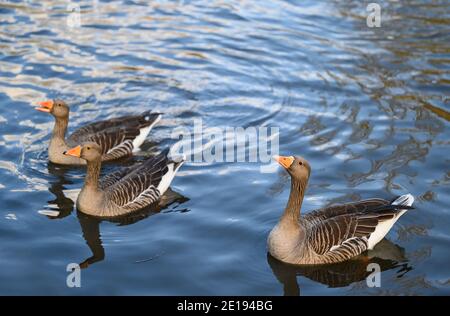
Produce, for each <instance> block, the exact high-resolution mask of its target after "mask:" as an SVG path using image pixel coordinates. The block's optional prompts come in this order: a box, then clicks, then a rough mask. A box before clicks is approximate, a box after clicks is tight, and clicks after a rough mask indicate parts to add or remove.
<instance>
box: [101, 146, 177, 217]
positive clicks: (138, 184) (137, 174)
mask: <svg viewBox="0 0 450 316" xmlns="http://www.w3.org/2000/svg"><path fill="white" fill-rule="evenodd" d="M170 163H171V162H170V160H169V158H168V157H167V152H163V153H161V154H159V155H157V156H155V157H153V158H151V159H148V160H147V161H145V162H144V163H143V164H142V165H139V166H138V167H136V168H132V169H129V170H128V172H130V173H129V174H127V175H125V176H123V173H122V174H119V173H117V174H116V175H114V176H110V177H109V179H105V180H104V183H105V184H106V183H112V182H114V184H113V185H112V186H110V187H108V188H107V189H106V190H105V192H106V194H107V197H108V200H110V201H111V202H112V203H114V205H116V206H119V207H121V208H123V209H125V210H129V211H132V210H137V209H141V208H143V207H145V206H147V205H150V204H152V203H153V202H155V201H156V200H158V199H159V197H160V196H161V194H162V193H164V192H160V190H159V189H158V186H159V184H160V183H161V181H162V179H163V177H164V175H165V174H166V173H167V172H168V171H169V165H170ZM119 177H120V179H118V180H117V178H119ZM102 183H103V181H102Z"/></svg>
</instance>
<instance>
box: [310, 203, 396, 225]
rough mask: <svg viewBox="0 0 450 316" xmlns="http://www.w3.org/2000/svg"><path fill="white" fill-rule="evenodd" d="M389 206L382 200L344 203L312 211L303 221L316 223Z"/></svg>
mask: <svg viewBox="0 0 450 316" xmlns="http://www.w3.org/2000/svg"><path fill="white" fill-rule="evenodd" d="M384 205H389V201H387V200H384V199H368V200H362V201H358V202H354V203H346V204H340V205H333V206H329V207H325V208H321V209H319V210H314V211H311V212H309V213H308V214H305V215H304V216H303V218H304V220H306V221H308V222H311V223H316V222H321V221H324V220H326V219H329V218H333V217H336V216H339V215H346V214H354V213H361V212H362V213H364V212H367V211H369V210H370V209H373V208H374V207H381V206H384Z"/></svg>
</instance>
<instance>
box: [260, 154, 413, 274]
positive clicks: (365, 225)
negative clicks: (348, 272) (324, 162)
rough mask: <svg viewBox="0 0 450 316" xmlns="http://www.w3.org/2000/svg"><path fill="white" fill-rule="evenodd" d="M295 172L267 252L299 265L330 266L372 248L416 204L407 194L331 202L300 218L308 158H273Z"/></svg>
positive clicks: (307, 170)
mask: <svg viewBox="0 0 450 316" xmlns="http://www.w3.org/2000/svg"><path fill="white" fill-rule="evenodd" d="M274 159H275V160H276V161H277V162H278V163H279V164H280V165H281V166H282V167H284V168H285V169H286V171H287V172H288V173H289V175H290V176H291V192H290V195H289V200H288V202H287V205H286V208H285V210H284V213H283V215H282V216H281V218H280V220H279V221H278V223H277V224H276V225H275V227H274V228H273V229H272V231H271V232H270V234H269V237H268V240H267V244H268V249H269V253H270V254H271V255H272V256H273V257H275V258H276V259H278V260H280V261H283V262H286V263H290V264H298V265H317V264H331V263H338V262H343V261H346V260H349V259H351V258H353V257H355V256H358V255H360V254H362V253H363V252H365V251H366V250H371V249H373V247H374V246H375V245H376V244H377V243H379V242H380V241H381V240H382V239H383V238H384V236H386V234H387V233H388V232H389V230H390V229H391V228H392V226H393V225H394V223H395V222H396V221H397V220H398V219H399V218H400V216H402V215H403V214H404V213H405V212H407V211H408V210H409V209H411V208H413V207H412V204H413V202H414V197H413V196H412V195H411V194H405V195H402V196H399V197H397V198H395V199H394V200H392V201H391V202H389V201H387V200H384V199H379V198H373V199H368V200H362V201H359V202H354V203H347V204H342V205H335V206H329V207H325V208H322V209H318V210H314V211H311V212H309V213H308V214H306V215H303V216H300V208H301V206H302V202H303V197H304V193H305V190H306V186H307V184H308V180H309V176H310V174H311V167H310V164H309V163H308V161H306V159H304V158H302V157H298V156H295V157H294V156H274Z"/></svg>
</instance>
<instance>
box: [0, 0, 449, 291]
mask: <svg viewBox="0 0 450 316" xmlns="http://www.w3.org/2000/svg"><path fill="white" fill-rule="evenodd" d="M369 2H370V1H317V0H314V1H313V0H311V1H309V0H307V1H275V0H266V1H234V0H231V1H218V0H217V1H214V0H213V1H189V0H183V1H168V0H160V1H151V2H150V1H137V0H136V1H108V2H104V1H91V0H87V1H81V2H80V4H81V25H80V26H79V27H77V26H76V25H75V27H70V26H68V22H69V23H72V22H73V20H71V18H72V17H73V15H70V14H69V13H68V12H67V8H68V5H67V3H68V2H67V1H23V2H20V1H3V2H2V3H0V202H1V208H0V294H3V295H10V294H66V295H79V294H89V295H95V294H127V295H128V294H144V295H152V294H158V295H176V294H180V295H195V294H196V295H204V294H207V295H283V294H295V295H296V294H301V295H316V294H321V295H348V294H351V295H366V294H370V295H373V294H376V295H378V294H380V295H387V294H402V295H403V294H421V295H436V294H450V288H449V284H450V265H449V263H450V262H449V255H448V254H449V251H450V234H449V227H450V212H449V207H448V205H449V203H450V196H449V184H450V168H449V157H450V142H449V135H450V134H449V131H450V129H449V127H450V124H449V120H450V106H449V104H450V102H449V100H450V90H449V86H450V44H449V43H450V9H449V6H448V2H447V1H415V0H413V1H407V2H406V1H398V2H391V1H379V3H380V4H381V7H382V19H381V27H380V28H369V27H367V25H366V14H367V12H366V6H367V4H368V3H369ZM72 14H73V13H72ZM75 22H76V21H75ZM49 98H62V99H64V100H66V101H67V102H68V103H69V104H70V105H71V110H72V114H71V121H70V127H71V130H73V129H75V128H77V127H80V126H82V125H83V124H85V123H87V122H91V121H94V120H100V119H106V118H110V117H116V116H119V115H125V114H131V113H139V112H142V111H144V110H147V109H155V110H158V111H162V112H164V117H163V120H162V121H161V122H160V123H159V125H158V126H157V127H155V129H154V130H153V131H152V132H151V136H150V137H149V139H148V141H147V142H146V144H145V145H144V151H143V152H142V153H140V155H139V156H138V157H137V158H136V159H138V160H139V159H142V157H144V156H146V155H149V154H151V153H155V152H158V151H160V150H162V149H163V148H165V147H166V146H168V145H170V144H172V143H173V142H174V141H175V140H174V139H173V138H172V137H171V136H172V131H173V130H174V128H176V127H180V126H181V127H185V128H187V129H189V130H191V129H192V128H193V122H194V121H193V120H194V119H202V122H203V125H204V126H205V127H206V128H212V127H219V128H225V127H244V128H245V127H248V126H255V127H259V126H267V127H277V128H279V131H280V138H279V140H280V152H281V153H282V154H289V155H290V154H296V155H302V156H304V157H305V158H306V159H308V160H309V161H310V163H311V165H312V176H311V180H310V185H309V189H308V191H307V197H306V200H305V202H304V205H303V212H307V211H308V210H311V209H314V208H318V207H321V206H324V205H328V204H331V203H341V202H348V201H354V200H359V199H362V198H370V197H382V198H387V199H390V198H392V197H393V196H395V195H399V194H404V193H407V192H410V193H411V194H413V195H414V196H415V197H416V202H415V206H416V209H415V210H413V211H410V212H408V213H407V214H406V215H405V216H403V217H402V218H401V219H400V220H399V222H398V223H397V224H396V225H395V226H394V228H393V229H392V230H391V231H390V233H389V234H388V236H387V240H385V241H383V244H381V245H380V247H378V248H377V249H376V251H374V252H373V253H371V254H369V255H368V256H369V258H370V259H369V260H371V261H373V262H377V263H379V264H380V266H381V268H382V270H383V271H382V273H381V287H379V288H369V287H368V286H367V284H366V281H365V280H364V277H365V268H366V265H365V264H362V263H358V262H356V263H355V262H353V263H346V264H343V265H340V266H339V267H337V268H336V269H337V270H333V269H335V268H333V269H331V268H326V267H319V268H315V269H303V268H298V267H292V266H286V265H283V264H281V263H279V262H276V261H275V260H274V259H273V258H271V257H268V256H267V249H266V238H267V235H268V233H269V231H270V230H271V228H272V227H273V226H274V225H275V223H276V222H277V220H278V218H279V216H280V215H281V212H282V210H283V208H284V206H285V203H286V200H287V196H288V194H289V177H288V175H287V174H286V173H285V172H283V171H282V170H278V171H277V172H275V173H261V172H260V164H258V163H248V162H235V163H229V162H228V163H225V162H222V163H194V162H190V163H186V164H185V165H184V166H183V167H182V169H181V170H180V172H179V175H178V176H177V177H176V179H175V180H174V182H173V185H172V190H173V191H174V192H176V193H177V194H179V196H178V197H177V198H176V199H175V200H174V201H173V203H172V204H170V205H168V206H167V207H165V208H162V209H155V210H154V211H152V210H150V211H147V212H145V213H144V214H139V215H138V216H137V217H135V218H132V219H127V220H122V221H119V222H110V221H102V222H99V221H98V220H95V219H93V218H89V217H86V216H84V215H83V214H80V213H77V211H76V210H75V209H74V205H73V202H74V201H75V199H76V195H77V192H78V190H79V189H80V187H81V185H82V183H83V177H84V169H83V168H62V167H57V166H53V165H51V164H50V165H49V164H48V162H47V153H46V148H47V145H48V140H49V138H50V134H51V129H52V126H53V120H52V119H51V117H49V116H47V115H45V114H43V113H40V112H37V111H35V110H34V109H33V107H34V106H36V104H37V102H38V101H42V100H45V99H49ZM128 163H130V161H123V162H120V163H119V165H123V164H128ZM116 167H118V166H117V165H114V164H109V165H108V166H106V168H105V172H108V171H110V170H113V169H114V168H116ZM42 211H44V212H46V211H47V212H48V211H55V212H56V213H55V214H58V215H57V216H53V217H52V216H45V215H43V214H41V213H42ZM72 262H73V263H84V265H85V266H86V268H85V269H83V270H82V272H81V287H80V288H69V287H67V285H66V278H67V276H68V274H69V273H68V272H67V271H66V267H67V265H68V264H69V263H72Z"/></svg>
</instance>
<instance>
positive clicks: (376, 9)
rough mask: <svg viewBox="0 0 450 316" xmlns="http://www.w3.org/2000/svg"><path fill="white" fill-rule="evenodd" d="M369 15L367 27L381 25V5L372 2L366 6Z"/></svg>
mask: <svg viewBox="0 0 450 316" xmlns="http://www.w3.org/2000/svg"><path fill="white" fill-rule="evenodd" d="M366 10H367V12H368V15H367V18H366V24H367V27H370V28H372V27H381V6H380V5H379V4H378V3H375V2H372V3H369V4H368V5H367V8H366Z"/></svg>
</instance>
